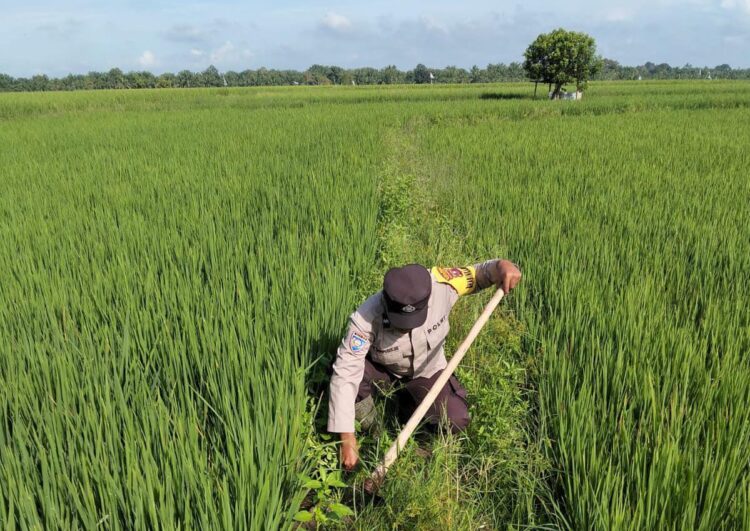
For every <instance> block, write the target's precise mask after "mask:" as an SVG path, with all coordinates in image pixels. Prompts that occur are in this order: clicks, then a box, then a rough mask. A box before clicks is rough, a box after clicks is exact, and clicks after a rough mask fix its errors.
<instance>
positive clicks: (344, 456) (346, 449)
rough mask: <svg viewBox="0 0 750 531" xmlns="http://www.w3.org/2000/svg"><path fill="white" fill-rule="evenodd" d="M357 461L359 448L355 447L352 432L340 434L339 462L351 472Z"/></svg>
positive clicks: (355, 442)
mask: <svg viewBox="0 0 750 531" xmlns="http://www.w3.org/2000/svg"><path fill="white" fill-rule="evenodd" d="M358 461H359V449H358V448H357V438H356V437H355V436H354V434H353V433H342V434H341V464H342V465H343V466H344V468H345V469H346V470H347V471H349V472H351V471H352V470H354V467H355V466H357V462H358Z"/></svg>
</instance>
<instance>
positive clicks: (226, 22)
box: [0, 0, 750, 77]
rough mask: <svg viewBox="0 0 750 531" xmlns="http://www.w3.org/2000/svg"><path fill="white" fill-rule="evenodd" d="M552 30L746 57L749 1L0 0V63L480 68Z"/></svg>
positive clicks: (601, 43)
mask: <svg viewBox="0 0 750 531" xmlns="http://www.w3.org/2000/svg"><path fill="white" fill-rule="evenodd" d="M557 27H563V28H565V29H569V30H577V31H584V32H586V33H589V34H590V35H592V36H593V37H594V38H595V39H596V42H597V47H598V52H599V53H600V54H601V55H603V56H604V57H607V58H610V59H615V60H617V61H619V62H620V63H622V64H626V65H637V64H643V63H645V62H646V61H652V62H654V63H662V62H667V63H670V64H671V65H673V66H682V65H684V64H686V63H690V64H692V65H694V66H715V65H718V64H722V63H729V64H730V65H731V66H733V67H742V68H748V67H750V0H629V1H626V0H617V1H610V2H608V1H606V0H555V1H552V0H538V1H533V0H529V1H526V2H520V1H514V2H499V1H496V0H495V1H491V0H477V1H471V0H463V1H456V0H453V1H446V0H430V1H417V0H368V1H366V2H365V1H360V2H352V1H349V2H339V3H336V2H333V1H322V0H307V1H304V2H302V1H296V0H277V1H276V2H257V1H239V0H217V1H213V2H209V1H195V0H151V1H146V0H109V1H106V2H105V1H97V0H23V1H19V0H0V73H6V74H10V75H12V76H16V77H18V76H31V75H35V74H47V75H50V76H63V75H66V74H68V73H86V72H88V71H91V70H97V71H105V70H109V69H110V68H113V67H117V68H120V69H122V70H124V71H129V70H149V71H151V72H154V73H162V72H177V71H179V70H183V69H189V70H193V71H198V70H203V69H205V68H207V67H208V66H209V65H211V64H213V65H214V66H216V67H217V68H218V69H219V70H220V71H226V70H244V69H248V68H251V69H256V68H259V67H261V66H265V67H268V68H279V69H284V68H293V69H297V70H304V69H306V68H307V67H309V66H310V65H312V64H315V63H318V64H335V65H338V66H343V67H346V68H350V67H358V66H373V67H378V68H381V67H384V66H387V65H390V64H394V65H396V66H398V67H399V68H401V69H410V68H413V67H414V66H415V65H416V64H417V63H424V64H426V65H428V66H433V67H444V66H447V65H456V66H460V67H465V68H470V67H471V66H472V65H475V64H476V65H479V66H482V67H484V66H486V65H487V64H488V63H500V62H503V63H509V62H511V61H521V60H522V54H523V51H524V50H525V48H526V46H528V44H529V43H530V42H531V41H533V40H534V38H535V37H536V36H537V35H538V34H539V33H542V32H547V31H550V30H552V29H554V28H557Z"/></svg>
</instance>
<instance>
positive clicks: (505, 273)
mask: <svg viewBox="0 0 750 531" xmlns="http://www.w3.org/2000/svg"><path fill="white" fill-rule="evenodd" d="M519 282H521V271H520V270H519V269H518V268H517V267H516V264H514V263H513V262H511V261H510V260H500V261H499V262H498V263H497V282H496V284H497V287H498V288H500V289H502V290H503V291H504V292H505V293H506V294H507V293H508V292H510V290H512V289H513V288H515V287H516V285H517V284H518V283H519Z"/></svg>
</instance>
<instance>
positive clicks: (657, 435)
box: [0, 82, 750, 529]
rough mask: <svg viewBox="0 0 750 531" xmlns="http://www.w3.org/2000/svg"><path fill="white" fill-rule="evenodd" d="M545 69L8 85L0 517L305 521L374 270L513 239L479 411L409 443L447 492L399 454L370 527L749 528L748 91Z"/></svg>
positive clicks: (163, 522)
mask: <svg viewBox="0 0 750 531" xmlns="http://www.w3.org/2000/svg"><path fill="white" fill-rule="evenodd" d="M532 92H533V86H532V85H528V84H508V85H470V86H469V85H467V86H439V87H421V86H408V87H407V86H403V87H334V88H321V87H281V88H274V89H269V88H259V89H205V90H159V91H148V90H144V91H127V92H125V91H112V92H107V91H101V92H96V93H87V92H77V93H72V94H48V93H46V94H3V95H1V96H0V125H1V127H0V168H2V169H1V170H0V189H1V190H2V193H0V270H1V271H2V275H0V522H3V524H5V525H6V526H7V527H9V528H15V527H18V528H28V527H45V528H66V529H67V528H80V527H85V528H95V527H97V526H102V527H107V528H112V529H121V528H145V527H154V528H156V527H165V528H173V527H183V528H196V527H200V528H249V529H277V528H288V527H290V526H292V525H293V523H292V522H293V520H292V518H293V516H294V514H295V513H297V511H298V509H299V504H300V502H301V501H302V498H303V496H304V495H305V490H304V488H303V486H302V485H301V484H300V481H299V477H300V475H301V474H305V473H308V474H309V473H310V466H311V464H312V463H311V460H313V459H314V452H311V451H310V448H309V447H308V445H307V441H308V440H309V438H310V436H311V430H312V429H313V422H312V421H311V418H310V416H311V412H310V407H309V406H308V404H309V403H310V396H309V395H310V393H309V386H310V382H308V381H306V378H307V376H308V375H309V374H310V373H309V370H310V368H311V367H314V371H315V374H316V375H317V376H319V375H320V374H321V373H322V372H324V366H325V364H326V363H328V362H329V361H330V358H331V356H332V355H333V352H334V350H335V347H336V344H337V343H338V341H339V339H340V337H339V336H340V334H341V331H342V328H343V327H344V325H345V319H346V315H347V314H348V313H349V312H351V310H352V309H353V308H354V307H355V305H356V304H357V303H358V302H359V301H360V300H361V298H362V297H363V296H364V295H365V294H367V293H368V292H369V291H370V290H371V289H372V287H373V285H374V284H373V283H374V282H375V281H374V279H377V278H379V275H380V274H382V270H381V269H382V267H384V266H385V265H388V264H390V262H389V261H392V260H399V261H404V260H418V261H423V262H426V261H429V262H432V261H434V262H440V261H445V260H448V261H465V262H471V261H475V260H481V259H484V258H487V257H492V256H506V257H509V258H511V259H513V260H514V261H517V262H518V263H519V265H520V266H521V268H522V269H523V271H524V273H525V280H524V282H523V284H522V286H521V288H519V290H518V291H516V292H514V293H513V295H512V296H511V297H510V298H509V299H508V305H509V307H508V311H507V312H506V314H505V317H504V319H503V321H502V323H503V324H500V323H497V324H496V326H495V328H493V330H492V331H491V333H490V334H489V335H488V336H487V338H486V343H483V345H482V346H481V349H478V351H477V358H476V360H475V362H474V364H471V363H469V364H467V366H466V367H464V368H463V370H464V373H463V375H464V379H465V380H466V381H467V382H468V385H469V387H470V388H471V390H472V392H473V398H472V400H474V401H475V402H473V404H472V407H473V408H474V409H473V410H474V411H475V412H476V413H477V414H479V415H481V416H482V418H478V419H476V420H475V425H474V427H473V428H472V430H474V431H470V432H469V434H468V435H469V437H471V440H467V441H460V440H453V439H450V440H445V441H444V444H442V446H441V445H440V444H438V445H437V449H436V456H435V459H434V461H432V462H429V463H426V464H424V466H423V465H422V464H419V463H415V462H414V461H410V460H409V458H408V456H407V459H406V461H404V463H403V469H402V470H403V471H406V472H407V473H408V471H414V470H420V471H425V472H426V473H427V472H428V473H429V474H430V476H431V477H430V480H429V484H430V485H432V486H434V489H435V492H436V493H437V492H438V491H440V489H441V488H442V487H440V486H442V485H451V491H450V492H447V493H443V492H440V494H441V496H444V498H441V499H444V500H445V503H444V504H442V506H430V507H413V506H412V507H411V509H410V510H412V513H411V514H412V515H413V516H414V519H412V520H409V518H410V517H409V515H408V514H405V513H403V512H401V511H403V510H405V508H409V507H410V506H409V503H417V502H415V500H424V496H421V497H420V495H419V493H417V492H414V488H413V484H414V477H411V478H410V479H409V480H408V481H407V480H406V479H404V480H403V481H402V482H400V480H399V479H398V475H397V474H396V475H395V478H394V479H393V481H395V482H396V483H393V484H392V486H391V487H390V489H391V490H390V492H392V493H394V494H393V497H392V498H391V499H390V500H389V505H388V507H389V510H388V511H380V512H378V509H377V508H374V509H371V510H370V509H368V510H365V511H364V512H360V513H359V516H361V517H362V521H361V522H362V525H372V527H385V528H388V527H391V526H392V525H393V524H395V523H398V522H402V523H403V522H407V521H413V522H416V521H420V522H423V521H429V520H430V519H433V518H435V519H437V520H436V521H445V522H454V523H456V525H458V526H459V527H460V526H461V525H464V526H471V525H473V523H476V522H483V523H485V522H486V523H488V525H491V526H494V527H503V526H504V525H506V524H507V525H514V524H515V525H542V524H543V523H544V522H547V521H550V519H551V522H552V524H555V525H559V526H561V527H570V528H590V527H593V528H607V529H610V528H617V529H643V528H647V529H655V528H668V529H677V528H699V529H717V528H726V529H730V528H743V527H748V521H749V520H748V506H749V503H748V500H749V499H750V495H749V494H748V492H750V483H749V480H748V462H749V460H750V449H748V445H747V440H748V430H749V429H750V418H749V415H750V413H748V411H747V408H745V407H744V406H745V404H746V403H747V402H748V399H750V367H749V366H748V360H747V356H745V354H746V353H747V352H748V351H749V350H750V312H749V311H748V309H747V305H746V304H745V300H744V295H743V292H742V289H741V287H742V286H744V285H745V284H746V283H747V282H746V281H747V278H748V272H749V271H750V234H749V232H748V227H750V211H749V210H748V209H747V204H748V203H749V202H750V201H749V200H750V188H749V187H748V181H747V177H746V174H747V169H748V168H749V167H750V158H748V157H749V155H748V153H750V150H748V149H747V147H748V145H749V144H750V136H749V135H750V132H749V131H748V129H747V127H746V126H745V124H746V123H747V121H748V118H750V109H749V108H748V107H750V86H749V85H747V84H745V83H738V82H734V83H732V82H717V83H711V84H706V83H698V82H690V83H681V82H648V83H646V82H644V83H611V84H607V83H602V84H594V85H592V88H591V90H590V92H588V93H587V96H586V99H585V100H583V101H582V102H577V103H570V102H549V101H545V100H533V99H532V97H531V95H532ZM394 161H396V162H395V163H394ZM403 184H406V185H404V186H402V185H403ZM381 191H382V192H383V194H380V192H381ZM407 195H408V196H409V197H406V196H407ZM415 206H416V207H418V212H419V214H420V215H419V216H411V217H410V218H409V223H405V222H404V223H401V224H397V223H396V224H394V223H392V221H393V218H396V217H399V216H401V215H403V214H404V213H406V214H408V212H405V211H407V210H408V211H409V212H411V211H413V210H414V207H415ZM407 207H408V208H407ZM422 214H423V215H422ZM388 220H390V221H388ZM385 243H387V245H388V247H389V248H388V249H385V248H383V245H384V244H385ZM390 265H395V264H390ZM480 302H481V301H480V300H477V301H470V302H466V303H462V304H463V306H461V307H460V309H458V310H457V313H456V317H455V318H456V320H457V323H456V326H455V327H454V328H455V330H458V331H460V330H461V329H462V327H464V325H465V324H466V323H465V321H466V320H468V319H470V318H471V315H472V311H474V310H475V309H476V307H477V305H478V304H479V303H480ZM455 340H456V338H453V339H452V341H455ZM493 341H494V342H497V344H498V346H497V347H495V346H494V345H493ZM468 362H471V359H469V360H468ZM317 398H318V396H317V395H316V397H315V399H317ZM440 448H445V449H446V450H445V453H442V454H441V450H440ZM540 449H541V450H540ZM541 453H543V454H544V455H543V457H544V459H541V457H540V454H541ZM524 455H526V456H528V458H526V459H525V458H524ZM546 460H548V461H549V462H550V463H551V470H550V467H548V466H546V465H545V463H544V461H546ZM420 473H421V472H420ZM432 475H434V477H432ZM456 478H460V481H457V480H456ZM542 484H544V485H546V487H545V486H541V485H542ZM399 493H400V494H399ZM419 503H422V502H419ZM423 517H424V518H423ZM451 518H453V519H452V520H451Z"/></svg>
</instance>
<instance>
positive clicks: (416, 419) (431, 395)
mask: <svg viewBox="0 0 750 531" xmlns="http://www.w3.org/2000/svg"><path fill="white" fill-rule="evenodd" d="M503 295H505V293H504V292H503V290H502V289H498V290H497V291H496V292H495V294H494V295H493V296H492V299H490V302H488V303H487V306H485V307H484V311H483V312H482V315H480V316H479V318H478V319H477V321H476V322H475V323H474V326H472V327H471V330H469V334H468V335H467V336H466V338H465V339H464V340H463V342H462V343H461V345H460V346H459V347H458V350H456V353H455V354H453V357H452V358H451V359H450V361H449V362H448V366H447V367H446V368H445V369H443V372H442V374H441V375H440V377H439V378H438V379H437V380H436V381H435V384H434V385H433V386H432V389H430V391H429V392H428V393H427V396H425V397H424V400H422V403H421V404H419V406H418V407H417V409H416V410H415V411H414V413H412V415H411V418H410V419H409V421H408V422H407V423H406V425H405V426H404V427H403V429H402V430H401V433H399V434H398V437H396V440H395V441H394V442H393V444H392V445H391V447H390V448H389V449H388V452H387V453H386V454H385V457H383V461H382V462H381V463H380V464H379V465H378V467H377V468H376V469H375V471H374V472H373V473H372V474H371V475H370V481H369V482H367V484H366V485H365V488H366V489H367V490H370V491H374V490H377V489H378V488H379V487H380V485H381V483H382V482H383V478H385V474H386V472H388V468H389V467H390V466H391V465H392V464H393V462H394V461H395V460H396V458H397V457H398V454H399V452H400V451H401V450H402V449H403V448H404V446H405V445H406V441H408V440H409V437H411V435H412V433H414V430H415V429H416V428H417V425H418V424H419V423H420V422H421V421H422V418H423V417H424V416H425V413H427V410H428V409H429V408H430V406H431V405H432V404H433V402H435V399H436V398H437V396H438V394H439V393H440V391H441V390H442V389H443V387H444V386H445V384H446V383H448V380H449V379H450V377H451V376H452V375H453V372H454V371H455V370H456V367H458V364H459V363H461V360H462V359H463V357H464V356H465V355H466V352H467V351H468V350H469V347H471V344H472V343H473V342H474V340H475V339H476V338H477V336H478V335H479V332H480V331H481V330H482V328H483V327H484V325H485V324H486V323H487V321H488V320H489V318H490V315H492V312H493V311H495V308H497V305H498V304H500V301H501V300H502V298H503Z"/></svg>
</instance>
